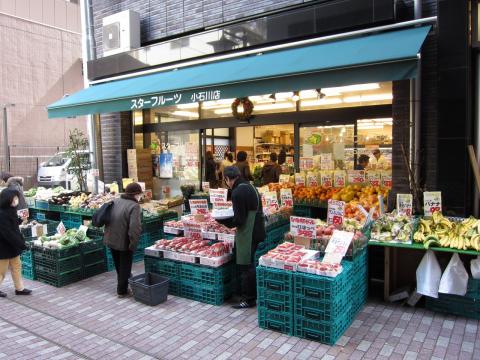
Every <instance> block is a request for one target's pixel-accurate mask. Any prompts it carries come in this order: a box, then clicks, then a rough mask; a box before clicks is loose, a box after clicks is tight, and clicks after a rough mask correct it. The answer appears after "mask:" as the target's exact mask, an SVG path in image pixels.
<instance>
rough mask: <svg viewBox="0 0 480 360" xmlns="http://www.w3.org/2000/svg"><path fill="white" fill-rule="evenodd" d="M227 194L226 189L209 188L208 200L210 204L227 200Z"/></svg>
mask: <svg viewBox="0 0 480 360" xmlns="http://www.w3.org/2000/svg"><path fill="white" fill-rule="evenodd" d="M227 196H228V189H210V202H211V203H212V204H214V203H216V202H225V201H227Z"/></svg>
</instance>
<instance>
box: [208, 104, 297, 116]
mask: <svg viewBox="0 0 480 360" xmlns="http://www.w3.org/2000/svg"><path fill="white" fill-rule="evenodd" d="M294 107H295V104H292V103H290V102H284V103H275V104H262V105H256V106H255V107H254V109H253V110H254V111H262V110H277V109H289V108H294ZM214 113H215V114H217V115H225V114H231V113H232V109H230V108H228V109H217V110H214Z"/></svg>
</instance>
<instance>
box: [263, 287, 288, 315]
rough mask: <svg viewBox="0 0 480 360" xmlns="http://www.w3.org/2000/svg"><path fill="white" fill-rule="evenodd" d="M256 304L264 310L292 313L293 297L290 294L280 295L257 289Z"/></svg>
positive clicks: (279, 293)
mask: <svg viewBox="0 0 480 360" xmlns="http://www.w3.org/2000/svg"><path fill="white" fill-rule="evenodd" d="M257 304H258V306H260V307H262V308H264V309H266V310H271V311H281V312H286V313H293V307H294V296H293V294H292V293H281V292H276V291H269V290H266V289H264V288H259V289H257Z"/></svg>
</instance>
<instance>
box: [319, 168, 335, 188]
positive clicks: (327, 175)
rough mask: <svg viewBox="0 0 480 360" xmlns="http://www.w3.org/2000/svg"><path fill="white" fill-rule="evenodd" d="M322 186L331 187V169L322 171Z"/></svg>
mask: <svg viewBox="0 0 480 360" xmlns="http://www.w3.org/2000/svg"><path fill="white" fill-rule="evenodd" d="M321 180H322V186H324V187H332V186H333V176H332V172H331V171H322V175H321Z"/></svg>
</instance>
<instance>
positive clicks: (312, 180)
mask: <svg viewBox="0 0 480 360" xmlns="http://www.w3.org/2000/svg"><path fill="white" fill-rule="evenodd" d="M307 186H318V178H317V175H315V174H308V175H307Z"/></svg>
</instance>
